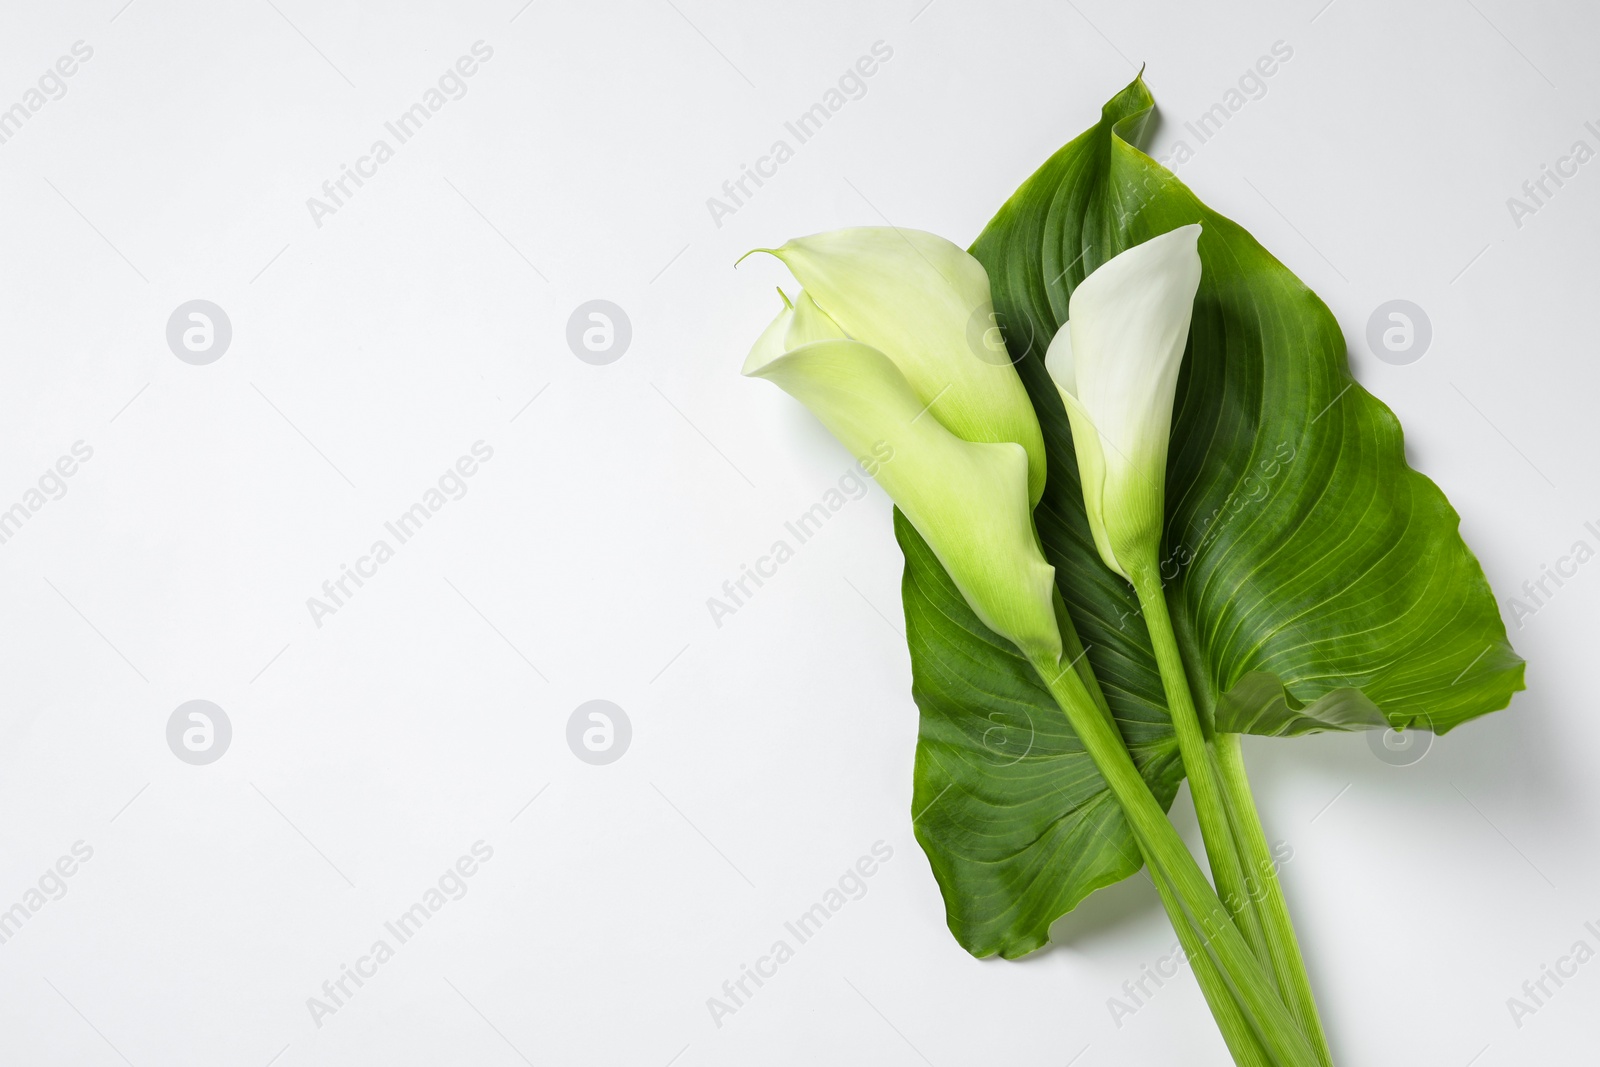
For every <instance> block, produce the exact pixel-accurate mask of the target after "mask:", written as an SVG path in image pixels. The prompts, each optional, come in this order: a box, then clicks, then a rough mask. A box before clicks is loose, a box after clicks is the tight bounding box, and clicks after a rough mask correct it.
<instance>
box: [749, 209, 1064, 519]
mask: <svg viewBox="0 0 1600 1067" xmlns="http://www.w3.org/2000/svg"><path fill="white" fill-rule="evenodd" d="M756 251H758V252H767V253H769V254H771V255H773V256H776V257H777V258H778V259H780V260H782V261H783V264H784V265H785V266H786V267H788V268H789V270H790V272H791V273H793V274H794V276H795V279H796V280H797V281H799V282H800V284H801V286H802V287H803V288H804V290H805V292H806V294H807V295H808V296H809V298H810V299H811V300H812V301H813V302H814V306H815V307H816V308H818V309H820V310H821V311H823V312H825V313H826V315H827V317H828V318H829V319H831V320H832V321H833V323H834V324H835V326H836V328H837V329H838V330H839V331H840V333H839V336H840V337H849V338H851V339H853V340H856V341H860V342H862V343H864V344H867V345H871V346H872V347H873V348H875V349H877V350H878V351H879V352H881V353H882V354H883V355H884V356H886V357H887V358H888V359H889V361H890V362H891V363H893V364H894V365H895V367H897V368H899V370H900V373H901V374H902V375H904V377H905V379H906V381H907V382H908V383H909V384H910V386H911V391H912V392H913V393H914V394H915V395H916V396H917V398H918V399H919V400H921V402H922V405H925V406H927V408H928V410H929V412H930V414H931V415H932V416H933V417H934V418H935V419H937V420H938V421H939V422H940V423H942V424H943V425H944V427H945V428H946V429H948V430H949V431H950V432H951V433H953V434H955V435H956V436H957V437H959V438H961V439H963V440H966V441H988V442H1001V441H1011V442H1014V443H1016V444H1019V445H1021V446H1022V448H1023V450H1024V451H1025V452H1026V453H1027V456H1028V496H1029V500H1030V501H1031V502H1032V503H1035V504H1037V503H1038V502H1039V497H1040V496H1041V495H1042V494H1043V492H1044V477H1045V454H1044V436H1043V435H1042V434H1041V433H1040V432H1039V419H1038V417H1037V416H1036V415H1035V414H1034V411H1033V405H1032V404H1031V403H1030V402H1029V400H1028V393H1027V390H1026V389H1024V388H1023V385H1022V379H1021V378H1020V377H1018V375H1017V370H1016V367H1015V366H1013V365H1012V363H1011V359H1010V357H1009V356H1008V354H1007V352H1006V347H1005V344H1004V342H1003V341H1002V340H1001V338H1000V331H999V330H998V329H996V328H995V318H994V303H993V301H992V300H991V298H990V293H989V275H988V273H987V272H986V271H985V270H984V269H983V264H981V263H979V262H978V261H977V260H976V259H974V258H973V257H972V256H970V255H968V254H967V252H966V251H965V250H963V249H962V248H960V247H959V246H957V245H955V244H952V243H951V242H949V241H947V240H945V239H944V238H943V237H939V236H937V235H936V234H931V233H924V232H923V231H921V230H902V229H898V228H896V227H892V226H868V227H860V228H856V229H846V230H832V231H830V232H828V233H819V234H814V235H812V236H810V237H799V238H796V239H794V240H792V241H789V242H786V243H785V244H784V245H783V246H782V247H780V248H760V249H756ZM796 314H797V316H798V315H801V314H802V312H801V309H800V306H799V305H798V304H796ZM790 347H793V344H791V345H790Z"/></svg>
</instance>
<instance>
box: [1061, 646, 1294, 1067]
mask: <svg viewBox="0 0 1600 1067" xmlns="http://www.w3.org/2000/svg"><path fill="white" fill-rule="evenodd" d="M1033 666H1034V669H1035V670H1036V671H1037V672H1038V674H1039V677H1040V679H1041V680H1043V682H1044V684H1045V686H1046V688H1048V689H1049V690H1050V693H1051V695H1052V696H1053V697H1055V700H1056V703H1057V704H1059V705H1060V707H1061V710H1062V711H1063V712H1065V713H1066V716H1067V720H1068V722H1069V723H1070V724H1071V726H1072V729H1073V731H1074V733H1076V734H1077V736H1078V738H1079V739H1080V740H1081V741H1082V742H1083V745H1084V748H1085V749H1086V750H1087V751H1088V753H1089V755H1090V757H1091V758H1092V759H1093V760H1094V762H1095V766H1096V767H1097V768H1099V770H1100V773H1101V775H1102V776H1103V777H1104V778H1105V780H1106V783H1107V785H1109V786H1110V788H1111V791H1112V793H1113V795H1115V796H1116V798H1117V801H1118V802H1119V803H1120V804H1121V805H1122V810H1123V813H1124V814H1125V816H1126V817H1127V819H1128V823H1129V825H1130V826H1131V827H1132V829H1133V833H1134V835H1135V837H1136V838H1137V840H1138V841H1139V845H1140V848H1141V850H1142V851H1143V853H1144V855H1145V858H1146V861H1147V862H1148V863H1149V864H1150V866H1151V874H1152V877H1154V878H1159V879H1162V880H1163V881H1165V883H1166V885H1167V889H1168V892H1164V893H1163V894H1162V900H1163V903H1165V904H1167V905H1168V914H1169V916H1170V917H1171V919H1172V923H1173V926H1174V928H1175V929H1177V930H1178V933H1179V937H1180V939H1183V938H1185V937H1187V938H1188V939H1189V940H1190V941H1191V942H1192V943H1193V945H1194V951H1195V961H1196V966H1195V973H1196V976H1197V978H1200V977H1202V975H1203V974H1204V975H1205V981H1206V985H1205V986H1204V987H1203V988H1205V989H1206V992H1207V994H1208V1000H1210V1001H1211V1003H1212V1013H1213V1016H1214V1017H1215V1018H1216V1019H1217V1025H1218V1026H1219V1027H1220V1028H1222V1029H1223V1031H1224V1037H1225V1038H1226V1039H1227V1040H1228V1044H1229V1047H1230V1049H1235V1048H1242V1049H1249V1048H1250V1047H1251V1044H1250V1043H1251V1041H1252V1040H1255V1041H1257V1042H1259V1045H1260V1046H1261V1049H1263V1050H1264V1051H1265V1053H1266V1055H1267V1056H1268V1057H1269V1058H1268V1059H1267V1061H1266V1062H1267V1063H1269V1064H1271V1065H1272V1067H1319V1065H1318V1061H1317V1058H1316V1055H1315V1053H1314V1052H1313V1051H1312V1049H1311V1046H1310V1044H1309V1043H1307V1041H1306V1038H1305V1036H1304V1035H1303V1034H1302V1033H1301V1032H1300V1028H1299V1026H1298V1025H1297V1024H1296V1022H1295V1020H1294V1017H1293V1016H1292V1015H1290V1013H1289V1011H1288V1009H1287V1008H1286V1007H1285V1006H1284V1004H1283V1001H1282V1000H1281V999H1279V996H1278V992H1277V990H1276V988H1275V987H1274V986H1273V983H1272V979H1271V978H1270V976H1269V972H1268V971H1267V970H1266V969H1265V968H1264V965H1263V964H1262V962H1261V961H1260V960H1259V959H1258V958H1257V957H1256V956H1255V954H1254V953H1253V952H1252V951H1251V949H1250V946H1249V945H1247V944H1246V943H1245V940H1244V938H1243V937H1242V936H1241V935H1240V933H1239V930H1238V928H1237V927H1236V926H1235V925H1234V923H1233V920H1232V918H1231V917H1230V916H1229V914H1228V911H1227V910H1226V909H1225V908H1224V907H1223V906H1222V902H1221V901H1219V900H1218V899H1217V894H1216V892H1215V891H1214V890H1213V889H1212V888H1211V885H1210V883H1208V882H1207V881H1206V879H1205V875H1203V874H1202V873H1201V872H1200V868H1199V866H1198V865H1197V864H1196V863H1195V861H1194V857H1193V856H1191V855H1190V854H1189V850H1188V849H1187V848H1185V847H1184V844H1183V840H1182V839H1181V838H1180V837H1179V836H1178V832H1177V831H1176V830H1175V829H1173V826H1172V824H1171V823H1170V822H1168V821H1167V816H1166V813H1165V812H1164V811H1162V810H1161V805H1160V804H1158V803H1157V802H1156V799H1155V796H1154V795H1153V794H1152V793H1151V792H1150V788H1149V786H1148V785H1146V784H1145V781H1144V779H1143V778H1142V777H1141V776H1140V774H1139V771H1138V768H1137V767H1135V766H1134V763H1133V757H1132V756H1131V755H1129V753H1128V749H1127V747H1126V745H1125V744H1124V742H1123V739H1122V735H1121V734H1120V733H1119V732H1118V731H1117V729H1116V727H1115V725H1114V724H1113V723H1112V721H1111V719H1110V717H1109V716H1108V715H1106V714H1104V713H1103V712H1102V711H1101V709H1100V708H1099V707H1098V706H1097V705H1096V703H1095V701H1094V699H1093V697H1092V696H1090V694H1089V691H1088V689H1087V688H1085V685H1084V682H1083V680H1082V679H1081V678H1080V677H1079V676H1078V675H1077V674H1076V673H1075V672H1074V671H1073V670H1072V667H1071V665H1070V664H1068V665H1067V666H1065V667H1063V666H1062V665H1061V664H1060V663H1059V662H1057V661H1054V660H1052V659H1050V658H1049V657H1041V658H1039V659H1036V660H1035V661H1034V664H1033ZM1157 888H1158V889H1160V888H1161V885H1160V883H1158V885H1157ZM1174 909H1176V910H1174ZM1180 924H1181V925H1180ZM1185 926H1187V927H1188V928H1189V929H1187V930H1185V929H1184V927H1185ZM1211 966H1214V968H1215V972H1216V973H1215V974H1209V970H1210V967H1211ZM1224 986H1225V987H1226V989H1227V990H1228V991H1229V993H1231V997H1226V996H1223V995H1222V994H1221V992H1220V989H1221V987H1224ZM1218 997H1222V999H1224V1000H1231V1001H1232V1002H1233V1007H1236V1008H1237V1011H1234V1010H1233V1007H1230V1006H1229V1005H1228V1004H1226V1003H1224V1004H1222V1005H1220V1008H1219V1004H1218ZM1241 1020H1242V1021H1243V1022H1244V1023H1245V1024H1246V1025H1247V1026H1248V1029H1249V1033H1248V1034H1246V1033H1245V1032H1243V1031H1242V1030H1241V1028H1240V1025H1239V1024H1240V1021H1241ZM1241 1062H1243V1063H1245V1064H1250V1065H1253V1064H1255V1063H1257V1062H1259V1061H1257V1060H1252V1059H1246V1060H1243V1061H1241Z"/></svg>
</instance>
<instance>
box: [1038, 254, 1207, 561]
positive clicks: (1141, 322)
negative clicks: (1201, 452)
mask: <svg viewBox="0 0 1600 1067" xmlns="http://www.w3.org/2000/svg"><path fill="white" fill-rule="evenodd" d="M1199 239H1200V226H1199V224H1198V223H1196V224H1193V225H1189V226H1181V227H1179V228H1178V229H1176V230H1173V231H1171V232H1169V233H1165V234H1162V235H1161V236H1160V237H1154V238H1151V239H1150V240H1148V241H1146V242H1144V243H1143V244H1141V245H1135V246H1134V247H1133V248H1130V249H1128V250H1127V251H1125V252H1123V253H1121V254H1120V255H1117V256H1114V257H1113V258H1112V259H1111V260H1109V261H1108V262H1106V263H1104V264H1102V265H1101V267H1100V268H1099V269H1098V270H1096V271H1095V272H1094V273H1093V274H1090V275H1089V276H1088V277H1087V278H1085V279H1084V280H1083V282H1082V283H1081V284H1080V285H1079V286H1078V287H1077V289H1076V290H1074V291H1073V294H1072V300H1071V302H1070V303H1069V304H1068V307H1067V315H1068V319H1067V321H1066V322H1065V323H1063V324H1062V326H1061V329H1060V330H1059V331H1057V333H1056V336H1055V338H1054V339H1053V340H1052V341H1051V342H1050V348H1049V351H1048V352H1047V353H1046V355H1045V368H1046V369H1047V370H1048V371H1049V372H1050V377H1051V380H1053V381H1054V382H1055V384H1056V388H1057V389H1059V390H1060V391H1061V399H1062V401H1063V402H1064V403H1065V404H1066V407H1067V420H1068V421H1069V422H1070V423H1071V425H1072V444H1073V447H1074V449H1075V450H1076V452H1077V454H1078V472H1079V474H1080V475H1081V477H1082V481H1083V502H1084V505H1085V509H1086V510H1087V512H1088V515H1089V528H1090V530H1091V531H1092V532H1093V533H1094V543H1095V547H1096V548H1097V549H1098V550H1099V551H1100V557H1101V558H1102V559H1104V560H1105V562H1106V565H1107V566H1109V567H1110V568H1111V569H1112V570H1114V571H1116V572H1117V573H1118V574H1120V575H1122V576H1123V577H1124V578H1128V579H1129V580H1132V579H1133V577H1134V575H1133V571H1134V570H1135V569H1138V568H1149V567H1152V566H1154V565H1155V564H1156V559H1157V557H1158V555H1159V553H1160V544H1161V530H1162V526H1163V515H1164V513H1165V501H1164V486H1165V484H1166V476H1167V442H1168V439H1169V438H1170V437H1171V436H1172V404H1173V397H1174V394H1175V393H1176V391H1177V387H1178V368H1179V366H1180V365H1181V364H1182V362H1183V350H1184V348H1185V346H1186V345H1187V344H1188V340H1189V320H1190V318H1191V317H1192V315H1193V313H1194V296H1195V292H1196V291H1197V290H1198V289H1199V287H1200V253H1199V250H1198V242H1199Z"/></svg>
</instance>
